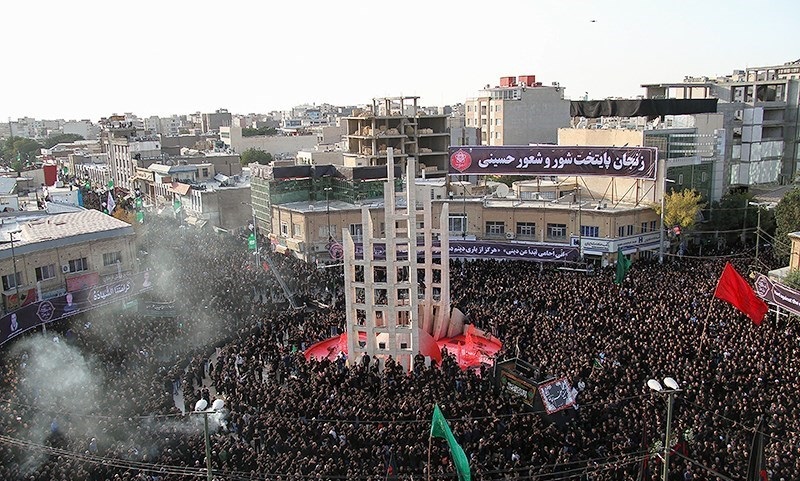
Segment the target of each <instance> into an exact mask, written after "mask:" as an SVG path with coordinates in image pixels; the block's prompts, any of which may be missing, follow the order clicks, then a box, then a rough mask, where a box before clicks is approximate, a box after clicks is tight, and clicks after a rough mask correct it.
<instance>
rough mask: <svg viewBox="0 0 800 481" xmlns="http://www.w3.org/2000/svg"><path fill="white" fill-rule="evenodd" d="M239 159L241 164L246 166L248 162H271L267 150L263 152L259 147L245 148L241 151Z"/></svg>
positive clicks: (270, 155)
mask: <svg viewBox="0 0 800 481" xmlns="http://www.w3.org/2000/svg"><path fill="white" fill-rule="evenodd" d="M239 161H240V162H241V163H242V165H243V166H247V165H249V164H262V165H266V164H269V163H270V162H272V154H270V153H269V152H264V151H263V150H261V149H247V150H245V151H244V152H242V156H241V157H240V159H239Z"/></svg>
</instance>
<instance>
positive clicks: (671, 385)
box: [647, 377, 681, 481]
mask: <svg viewBox="0 0 800 481" xmlns="http://www.w3.org/2000/svg"><path fill="white" fill-rule="evenodd" d="M664 384H665V385H666V386H667V387H666V388H664V386H662V385H661V383H660V382H658V381H656V380H655V379H650V380H649V381H647V387H649V388H650V389H652V390H653V391H655V392H658V393H661V394H666V395H667V426H666V427H667V432H666V434H665V436H664V474H663V477H662V479H663V481H669V437H670V432H669V430H670V427H671V425H672V402H673V400H674V399H675V393H676V392H680V391H681V388H680V386H678V383H677V382H676V381H675V379H672V378H671V377H665V378H664Z"/></svg>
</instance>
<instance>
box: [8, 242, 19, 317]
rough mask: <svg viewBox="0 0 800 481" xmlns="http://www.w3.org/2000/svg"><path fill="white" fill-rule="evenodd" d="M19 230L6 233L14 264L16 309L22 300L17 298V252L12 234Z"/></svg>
mask: <svg viewBox="0 0 800 481" xmlns="http://www.w3.org/2000/svg"><path fill="white" fill-rule="evenodd" d="M20 232H22V231H21V230H15V231H11V232H9V233H8V238H9V239H11V263H12V264H13V265H14V290H15V291H16V293H17V305H16V308H17V309H19V305H20V303H21V302H22V300H21V299H20V298H19V279H18V278H17V254H16V252H14V234H19V233H20Z"/></svg>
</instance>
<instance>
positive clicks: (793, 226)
mask: <svg viewBox="0 0 800 481" xmlns="http://www.w3.org/2000/svg"><path fill="white" fill-rule="evenodd" d="M775 224H776V229H775V242H774V245H775V255H776V256H778V257H779V258H780V259H783V260H784V261H785V262H788V260H789V253H790V251H791V242H790V241H789V234H791V233H792V232H797V231H798V230H800V188H797V187H795V188H794V189H792V190H791V191H789V192H788V193H787V194H786V195H785V196H783V199H781V201H780V202H778V205H777V206H776V207H775Z"/></svg>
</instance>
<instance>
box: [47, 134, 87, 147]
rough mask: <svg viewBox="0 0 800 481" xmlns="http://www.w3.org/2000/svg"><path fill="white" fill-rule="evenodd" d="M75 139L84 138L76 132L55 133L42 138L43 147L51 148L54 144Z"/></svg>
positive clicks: (65, 142)
mask: <svg viewBox="0 0 800 481" xmlns="http://www.w3.org/2000/svg"><path fill="white" fill-rule="evenodd" d="M76 140H85V139H84V138H83V136H82V135H78V134H55V135H51V136H50V137H48V138H46V139H44V148H45V149H52V148H53V146H55V145H56V144H68V143H71V142H75V141H76Z"/></svg>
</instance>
